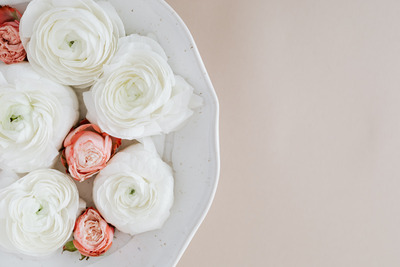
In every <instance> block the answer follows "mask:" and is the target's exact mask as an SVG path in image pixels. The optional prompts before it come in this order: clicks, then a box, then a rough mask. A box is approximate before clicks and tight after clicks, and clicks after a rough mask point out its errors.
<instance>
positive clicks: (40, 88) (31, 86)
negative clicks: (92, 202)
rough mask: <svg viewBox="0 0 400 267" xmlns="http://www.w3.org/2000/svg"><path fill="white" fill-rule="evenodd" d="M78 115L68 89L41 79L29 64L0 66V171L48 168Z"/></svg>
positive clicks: (74, 98) (21, 171)
mask: <svg viewBox="0 0 400 267" xmlns="http://www.w3.org/2000/svg"><path fill="white" fill-rule="evenodd" d="M21 74H22V75H21ZM78 115H79V111H78V100H77V98H76V95H75V93H74V91H73V90H72V89H71V88H70V87H67V86H64V85H60V84H57V83H55V82H53V81H51V80H48V79H45V78H43V77H41V76H40V75H38V74H37V73H36V72H35V71H34V70H33V69H32V68H31V66H30V65H29V63H18V64H13V65H5V64H0V168H5V169H10V170H13V171H15V172H17V173H24V172H29V171H32V170H35V169H40V168H48V167H50V166H52V165H53V163H54V161H55V159H56V157H57V156H58V155H59V153H58V151H59V149H60V148H61V145H62V142H63V140H64V138H65V136H66V135H67V134H68V132H69V130H70V129H71V127H72V126H73V125H74V124H75V123H76V121H77V119H78Z"/></svg>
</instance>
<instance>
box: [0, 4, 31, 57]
mask: <svg viewBox="0 0 400 267" xmlns="http://www.w3.org/2000/svg"><path fill="white" fill-rule="evenodd" d="M20 18H21V13H19V11H18V10H16V9H15V8H12V7H9V6H2V7H1V8H0V60H1V61H3V62H4V63H6V64H12V63H18V62H21V61H23V60H24V59H25V58H26V52H25V49H24V47H23V45H22V43H21V38H20V36H19V20H20Z"/></svg>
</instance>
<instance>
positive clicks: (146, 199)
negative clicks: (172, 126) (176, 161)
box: [93, 140, 174, 235]
mask: <svg viewBox="0 0 400 267" xmlns="http://www.w3.org/2000/svg"><path fill="white" fill-rule="evenodd" d="M173 184H174V181H173V174H172V170H171V168H170V167H169V165H167V164H166V163H164V162H163V161H162V160H161V158H160V157H159V155H158V154H157V152H156V150H155V148H154V144H153V143H152V142H151V141H149V140H146V142H145V143H144V144H140V143H139V144H136V145H131V146H129V147H128V148H126V149H124V150H123V151H121V152H118V153H117V154H116V155H115V156H114V157H113V158H112V159H111V160H110V162H109V163H108V166H107V167H106V168H104V169H103V170H101V171H100V173H99V174H98V175H97V177H96V179H95V181H94V186H93V200H94V202H95V204H96V207H97V209H98V210H99V211H100V213H101V215H102V216H103V217H104V219H105V220H106V221H107V222H109V223H110V224H112V225H114V226H115V227H116V228H117V229H118V230H120V231H121V232H124V233H129V234H131V235H134V234H138V233H142V232H146V231H150V230H154V229H159V228H161V227H162V225H163V224H164V222H165V220H166V219H167V218H168V216H169V210H170V208H171V206H172V203H173V198H174V193H173Z"/></svg>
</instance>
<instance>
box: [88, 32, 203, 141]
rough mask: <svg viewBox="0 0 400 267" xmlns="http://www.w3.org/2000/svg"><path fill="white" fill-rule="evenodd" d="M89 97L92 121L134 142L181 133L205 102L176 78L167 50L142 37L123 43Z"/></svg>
mask: <svg viewBox="0 0 400 267" xmlns="http://www.w3.org/2000/svg"><path fill="white" fill-rule="evenodd" d="M83 98H84V102H85V105H86V108H87V110H88V114H87V118H88V120H90V121H91V122H92V123H95V124H97V125H99V126H100V128H101V129H102V130H103V131H104V132H106V133H108V134H110V135H112V136H115V137H118V138H123V139H130V140H132V139H137V138H141V137H145V136H151V135H157V134H165V133H169V132H171V131H174V130H176V129H177V128H178V127H179V126H181V125H182V123H183V122H184V121H185V120H186V119H187V118H189V117H190V116H191V115H192V114H193V110H192V109H193V108H196V107H197V106H199V103H200V102H201V98H200V97H199V96H196V95H194V94H193V88H192V87H191V86H190V85H189V84H188V83H187V82H186V81H185V80H184V79H183V78H182V77H180V76H176V75H174V73H173V72H172V69H171V67H170V66H169V65H168V62H167V56H166V54H165V52H164V50H163V49H162V47H161V46H160V45H159V44H158V43H157V42H156V41H154V40H153V39H151V38H149V37H145V36H139V35H136V34H133V35H130V36H127V37H123V38H121V39H120V40H119V43H118V50H117V52H116V54H115V56H114V57H113V59H112V60H111V62H110V63H109V64H108V65H106V66H105V67H104V74H103V76H102V77H101V78H100V79H99V80H98V81H97V82H96V83H95V84H94V85H93V86H92V88H91V90H90V91H88V92H85V93H84V94H83Z"/></svg>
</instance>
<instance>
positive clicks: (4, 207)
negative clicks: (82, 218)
mask: <svg viewBox="0 0 400 267" xmlns="http://www.w3.org/2000/svg"><path fill="white" fill-rule="evenodd" d="M81 204H82V203H80V199H79V193H78V189H77V187H76V185H75V183H74V182H73V181H72V179H71V178H70V177H68V176H67V175H66V174H63V173H61V172H59V171H57V170H51V169H41V170H36V171H33V172H31V173H29V174H27V175H26V176H24V177H23V178H21V179H19V180H18V181H16V182H14V183H13V184H11V185H10V186H8V187H6V188H3V189H0V246H1V247H2V248H3V249H5V250H7V251H9V252H18V253H22V254H25V255H29V256H35V257H41V256H47V255H50V254H52V253H53V252H54V251H56V250H57V249H59V248H60V247H62V246H63V245H64V244H65V242H66V241H67V240H68V239H69V238H70V236H71V234H72V231H73V229H74V225H75V220H76V216H77V213H78V212H79V209H80V208H81V207H80V205H81Z"/></svg>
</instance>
